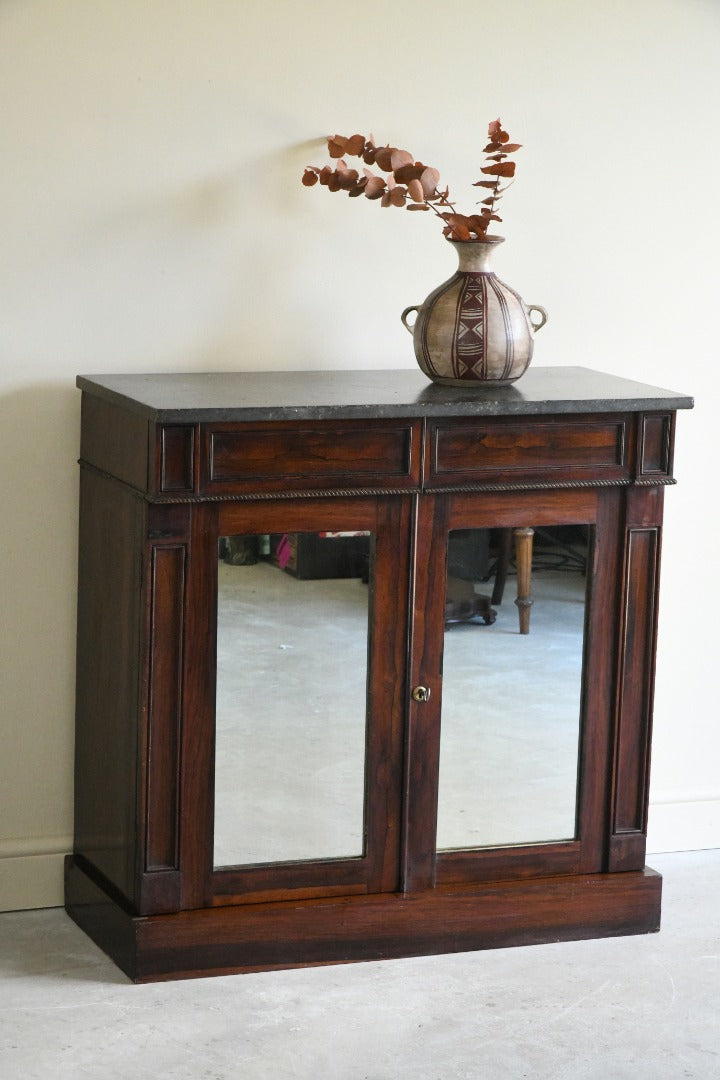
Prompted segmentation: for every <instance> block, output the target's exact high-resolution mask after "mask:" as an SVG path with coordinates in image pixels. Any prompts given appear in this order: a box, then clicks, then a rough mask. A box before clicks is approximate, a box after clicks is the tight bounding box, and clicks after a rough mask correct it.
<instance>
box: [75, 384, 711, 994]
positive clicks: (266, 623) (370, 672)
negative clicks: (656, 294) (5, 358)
mask: <svg viewBox="0 0 720 1080" xmlns="http://www.w3.org/2000/svg"><path fill="white" fill-rule="evenodd" d="M78 385H79V387H80V388H81V390H82V392H83V398H82V442H81V506H80V557H79V599H78V666H77V727H76V773H75V783H76V794H75V845H74V853H73V855H72V856H69V857H68V860H67V868H66V869H67V874H66V904H67V910H68V912H69V913H70V915H71V916H72V918H73V919H75V921H76V922H77V923H78V924H79V925H80V926H81V927H82V928H83V929H84V930H85V931H86V932H87V933H88V934H89V935H90V936H91V937H92V938H93V939H94V940H95V941H96V942H97V943H98V944H99V945H100V946H101V947H102V948H103V949H105V950H106V952H108V953H109V955H110V956H111V957H112V958H113V959H114V960H115V961H116V962H117V963H118V964H119V966H120V967H121V968H122V969H123V970H124V971H125V972H126V973H127V974H128V975H129V976H130V977H131V978H132V979H134V980H136V981H149V980H154V979H167V978H173V977H182V976H189V975H199V974H210V973H220V972H230V971H248V970H257V969H263V968H278V967H287V966H291V965H299V964H315V963H326V962H338V961H350V960H369V959H380V958H384V957H397V956H409V955H414V954H422V953H438V952H449V951H458V950H471V949H482V948H493V947H496V946H504V945H517V944H529V943H535V942H547V941H557V940H561V939H573V938H587V937H597V936H603V935H615V934H634V933H645V932H649V931H653V930H657V929H658V926H659V918H660V888H661V879H660V877H659V875H657V874H656V873H655V872H654V871H652V870H651V869H648V868H647V867H646V866H645V834H646V816H647V799H648V783H649V753H650V734H651V717H652V697H653V669H654V644H655V632H656V617H657V597H658V570H659V559H660V534H661V525H662V506H663V495H664V489H665V487H666V486H667V485H670V484H673V483H674V480H673V476H672V459H673V438H674V427H675V415H676V411H677V410H678V409H682V408H689V407H691V405H692V401H691V399H690V398H688V397H686V396H684V395H682V394H678V393H674V392H671V391H666V390H660V389H657V388H654V387H651V386H646V385H642V384H639V383H634V382H630V381H628V380H624V379H619V378H616V377H613V376H608V375H603V374H600V373H597V372H592V371H588V370H585V369H582V368H545V369H543V368H531V369H530V371H529V372H528V373H527V374H526V375H525V376H524V378H523V379H522V380H521V381H520V382H519V383H518V384H516V385H515V386H513V387H506V388H502V389H495V390H485V391H458V390H456V389H454V388H445V387H439V386H435V385H432V384H429V383H428V382H427V381H426V380H425V378H424V377H423V376H422V375H421V374H420V373H419V372H415V371H374V372H372V371H356V372H296V373H266V374H261V373H246V374H214V375H213V374H194V375H147V376H139V375H116V376H97V377H89V376H88V377H80V378H79V379H78ZM514 530H521V531H522V535H524V536H525V537H527V536H529V535H533V536H534V556H533V562H532V568H531V588H532V599H533V600H534V604H533V613H532V621H531V627H530V632H529V634H520V633H519V632H518V621H517V611H516V610H515V608H514V606H513V604H512V592H513V589H512V587H511V584H510V582H511V581H512V578H509V579H508V587H507V590H506V592H507V595H506V597H505V599H504V601H503V603H502V604H501V605H500V606H499V607H497V606H496V609H493V616H494V615H495V614H497V619H496V620H494V621H490V620H480V619H477V618H469V619H467V620H466V621H462V620H459V621H458V622H457V623H456V624H455V625H452V626H449V625H448V624H447V623H446V619H445V612H446V603H447V599H448V596H449V589H450V586H449V583H450V582H451V581H455V582H457V580H458V579H459V580H461V581H462V583H463V584H462V587H463V589H464V590H465V591H466V592H468V591H469V592H470V594H472V595H478V594H483V593H486V592H489V591H491V590H492V584H488V583H487V581H483V580H482V577H483V576H484V577H485V578H486V579H487V578H488V575H487V572H485V573H484V574H483V573H481V571H480V570H479V569H478V562H477V557H476V556H477V552H479V551H480V550H484V551H485V552H486V553H487V552H488V551H489V552H490V556H491V557H492V554H493V552H494V550H495V548H496V546H497V548H498V550H505V546H504V545H503V544H502V542H501V541H502V538H503V537H505V538H507V536H508V534H509V533H511V532H512V531H514ZM528 530H532V533H530V532H529V531H528ZM487 569H488V567H485V571H487Z"/></svg>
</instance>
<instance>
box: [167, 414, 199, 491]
mask: <svg viewBox="0 0 720 1080" xmlns="http://www.w3.org/2000/svg"><path fill="white" fill-rule="evenodd" d="M160 440H161V446H160V490H161V491H167V492H170V491H175V492H178V493H180V492H191V491H192V490H193V488H194V486H195V485H194V459H195V428H194V426H193V425H190V424H165V426H164V427H163V428H162V429H161V434H160Z"/></svg>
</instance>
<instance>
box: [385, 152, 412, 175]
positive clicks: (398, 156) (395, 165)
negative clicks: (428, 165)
mask: <svg viewBox="0 0 720 1080" xmlns="http://www.w3.org/2000/svg"><path fill="white" fill-rule="evenodd" d="M414 162H415V158H414V157H413V156H412V154H411V153H410V151H409V150H397V149H393V151H392V153H391V154H390V165H391V167H392V170H393V172H395V171H396V169H401V168H402V167H403V165H413V164H414Z"/></svg>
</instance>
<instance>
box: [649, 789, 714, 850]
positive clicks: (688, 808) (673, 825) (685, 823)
mask: <svg viewBox="0 0 720 1080" xmlns="http://www.w3.org/2000/svg"><path fill="white" fill-rule="evenodd" d="M709 848H720V799H716V798H712V799H704V800H699V799H678V800H674V799H668V800H667V801H665V800H658V801H657V802H653V801H651V802H650V811H649V814H648V838H647V852H648V855H650V854H653V855H658V854H660V853H661V852H665V851H703V850H707V849H709Z"/></svg>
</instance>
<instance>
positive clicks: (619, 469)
mask: <svg viewBox="0 0 720 1080" xmlns="http://www.w3.org/2000/svg"><path fill="white" fill-rule="evenodd" d="M625 441H626V424H625V422H624V420H618V419H617V418H614V419H599V418H597V417H591V418H587V419H578V420H573V421H555V420H532V421H530V422H522V421H518V420H513V421H511V422H510V423H505V422H503V421H501V420H497V421H489V422H488V421H480V420H473V421H470V422H468V421H458V422H452V421H438V422H435V423H433V424H432V425H431V427H430V445H429V462H430V474H429V477H428V481H427V482H428V483H429V485H430V486H432V485H440V486H444V485H445V486H451V485H455V484H459V483H473V482H474V483H479V482H498V483H500V482H506V483H513V482H526V481H533V480H539V479H542V478H546V479H548V480H549V481H552V480H557V481H559V480H562V479H565V480H570V481H571V480H588V479H606V480H610V479H620V478H624V477H626V476H627V475H628V469H627V465H626V453H625Z"/></svg>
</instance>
